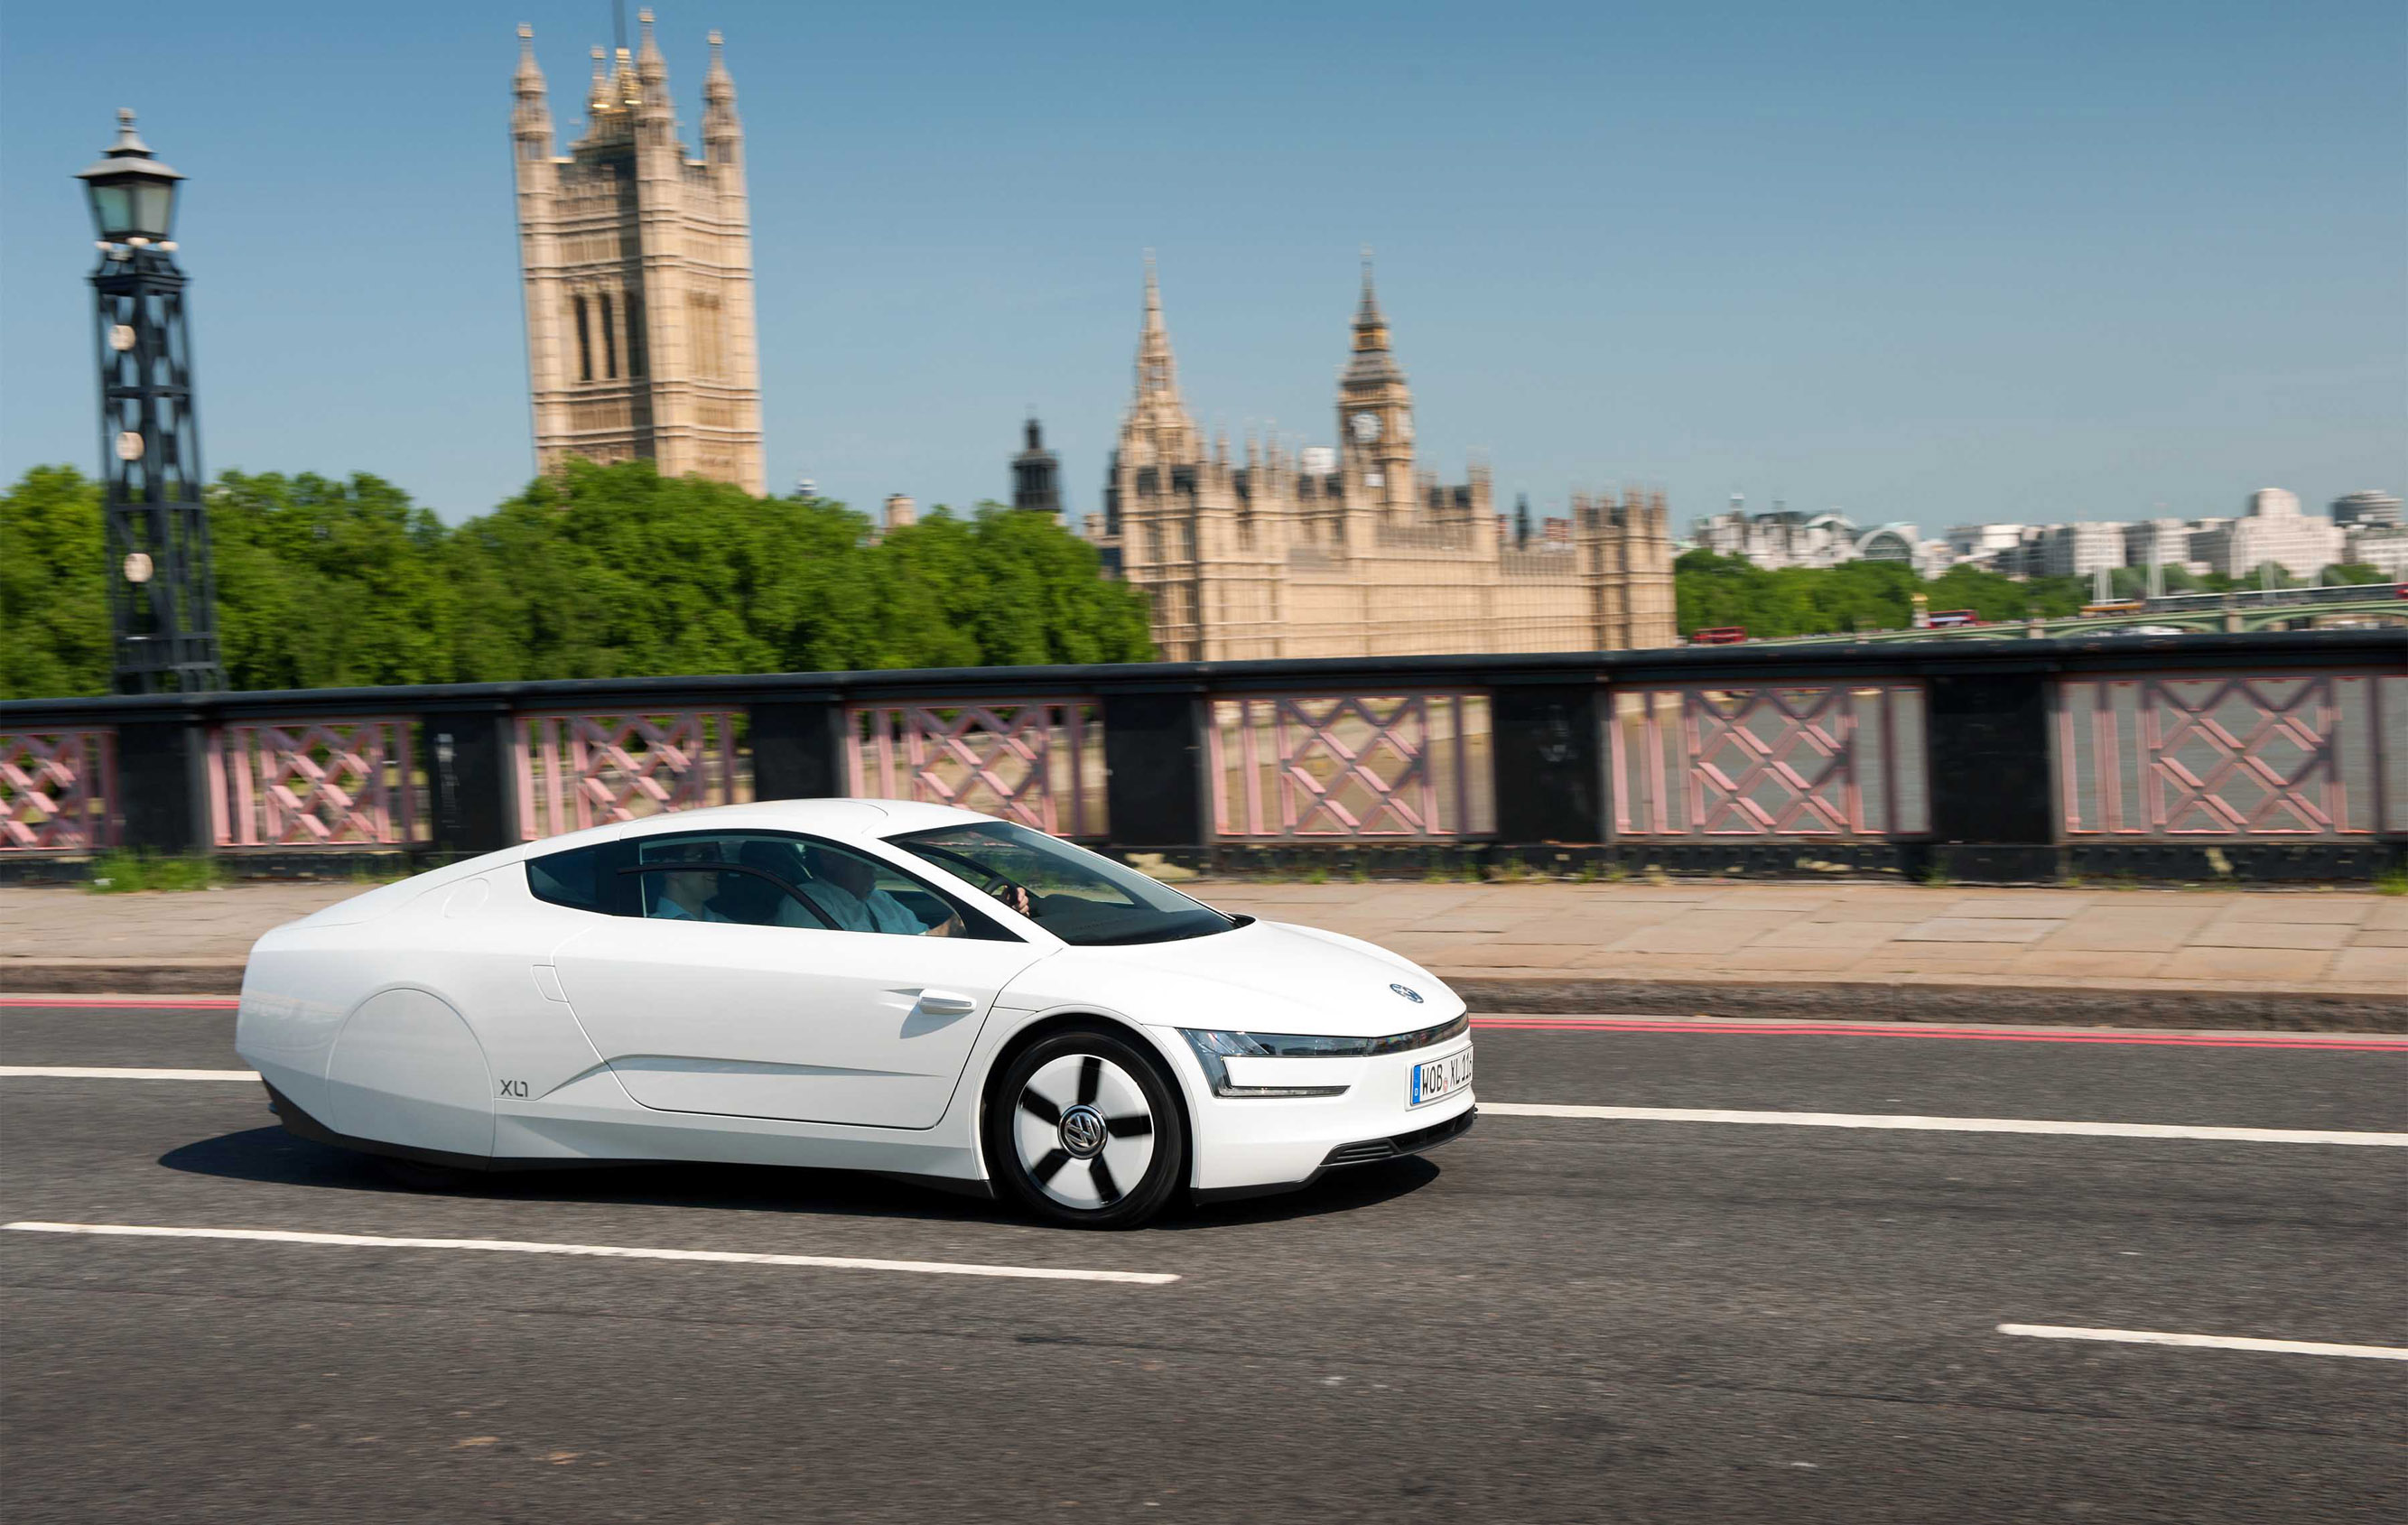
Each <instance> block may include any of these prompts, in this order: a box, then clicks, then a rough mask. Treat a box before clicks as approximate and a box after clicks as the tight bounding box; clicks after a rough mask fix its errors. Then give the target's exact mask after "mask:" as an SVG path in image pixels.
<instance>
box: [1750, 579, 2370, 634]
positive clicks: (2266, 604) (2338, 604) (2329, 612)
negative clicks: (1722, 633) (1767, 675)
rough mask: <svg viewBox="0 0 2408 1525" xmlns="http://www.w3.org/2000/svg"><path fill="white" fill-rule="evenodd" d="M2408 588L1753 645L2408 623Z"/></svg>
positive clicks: (2190, 598)
mask: <svg viewBox="0 0 2408 1525" xmlns="http://www.w3.org/2000/svg"><path fill="white" fill-rule="evenodd" d="M2403 586H2408V583H2358V584H2355V585H2351V586H2343V587H2328V588H2277V589H2275V590H2273V591H2272V592H2271V593H2266V592H2261V593H2237V592H2236V593H2185V594H2176V595H2173V596H2171V597H2163V598H2148V599H2143V601H2142V605H2141V608H2140V610H2139V611H2137V612H2129V613H2125V612H2119V613H2114V614H2077V615H2072V616H2071V617H2068V618H2065V619H2055V620H2039V619H2035V620H2000V621H1997V622H1995V623H1991V624H1985V625H1971V626H1950V627H1948V628H1944V629H1926V630H1862V631H1853V632H1843V633H1841V634H1837V635H1825V636H1769V637H1765V638H1763V639H1762V640H1757V641H1752V642H1751V644H1758V645H1768V644H1779V645H1802V644H1810V643H1820V644H1833V643H1851V642H1858V641H1895V640H2027V639H2046V638H2053V637H2081V636H2096V635H2108V634H2112V633H2114V632H2115V631H2119V630H2128V629H2132V628H2135V627H2138V626H2169V627H2171V628H2173V629H2177V630H2181V631H2184V632H2185V633H2189V632H2194V631H2202V630H2231V631H2249V630H2286V629H2305V628H2312V627H2315V623H2316V622H2324V621H2329V620H2332V619H2335V618H2337V617H2341V616H2349V617H2351V618H2352V619H2354V620H2373V621H2376V622H2379V623H2382V624H2386V625H2408V597H2403V596H2402V594H2401V591H2400V590H2401V587H2403Z"/></svg>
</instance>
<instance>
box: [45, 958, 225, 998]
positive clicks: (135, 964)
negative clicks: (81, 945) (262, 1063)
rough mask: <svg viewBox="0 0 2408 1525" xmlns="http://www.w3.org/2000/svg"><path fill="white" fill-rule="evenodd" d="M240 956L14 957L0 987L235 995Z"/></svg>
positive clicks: (67, 992) (58, 992) (51, 992)
mask: <svg viewBox="0 0 2408 1525" xmlns="http://www.w3.org/2000/svg"><path fill="white" fill-rule="evenodd" d="M243 963H244V960H242V959H240V958H193V959H181V960H176V961H169V960H165V959H147V958H10V959H7V960H5V961H0V992H9V993H13V992H16V991H38V992H40V993H41V994H43V995H46V996H237V995H240V994H241V993H242V967H243Z"/></svg>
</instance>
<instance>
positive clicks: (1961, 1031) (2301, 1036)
mask: <svg viewBox="0 0 2408 1525" xmlns="http://www.w3.org/2000/svg"><path fill="white" fill-rule="evenodd" d="M1471 1025H1472V1027H1473V1028H1475V1029H1485V1030H1488V1031H1492V1032H1498V1031H1504V1032H1653V1033H1669V1034H1674V1035H1679V1036H1688V1035H1692V1034H1707V1035H1712V1036H1716V1037H1739V1038H1941V1039H1954V1040H1956V1041H1957V1042H1960V1043H2111V1044H2120V1045H2139V1046H2143V1047H2153V1048H2275V1049H2331V1050H2336V1051H2339V1052H2343V1053H2374V1054H2408V1037H2391V1036H2386V1035H2382V1034H2376V1033H2301V1032H2219V1031H2209V1030H2201V1031H2183V1032H2138V1031H2112V1030H2101V1029H2095V1028H2079V1029H2057V1028H2014V1027H1988V1026H1978V1027H1977V1026H1971V1025H1966V1024H1942V1023H1920V1022H1842V1021H1823V1022H1816V1021H1803V1020H1797V1021H1790V1020H1783V1019H1781V1018H1778V1017H1697V1018H1691V1017H1678V1016H1542V1015H1538V1014H1518V1013H1498V1014H1496V1015H1494V1016H1475V1017H1473V1018H1472V1019H1471Z"/></svg>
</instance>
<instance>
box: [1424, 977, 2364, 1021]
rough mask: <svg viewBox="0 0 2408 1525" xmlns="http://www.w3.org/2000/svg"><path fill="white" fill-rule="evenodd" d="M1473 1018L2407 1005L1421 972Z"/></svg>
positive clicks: (2191, 993)
mask: <svg viewBox="0 0 2408 1525" xmlns="http://www.w3.org/2000/svg"><path fill="white" fill-rule="evenodd" d="M1433 972H1435V973H1438V974H1440V975H1441V977H1442V978H1444V979H1445V980H1446V983H1447V984H1448V985H1451V986H1452V987H1454V989H1455V993H1456V994H1458V995H1460V996H1462V997H1463V999H1464V1000H1465V1001H1466V1002H1468V1003H1469V1005H1470V1007H1471V1009H1472V1010H1473V1011H1474V1012H1479V1013H1488V1012H1526V1013H1531V1014H1541V1015H1548V1014H1576V1013H1590V1012H1613V1013H1616V1014H1629V1015H1634V1016H1657V1015H1661V1016H1743V1017H1791V1018H1796V1017H1810V1018H1814V1017H1819V1018H1826V1019H1828V1018H1854V1019H1862V1018H1863V1017H1864V1016H1865V1015H1866V1014H1868V1013H1871V1012H1876V1011H1877V1012H1880V1013H1881V1014H1882V1015H1883V1016H1884V1018H1885V1019H1886V1020H1889V1021H1894V1022H1980V1023H2009V1024H2013V1025H2015V1026H2019V1027H2071V1028H2214V1029H2258V1030H2263V1031H2271V1032H2386V1033H2388V1032H2408V996H2385V995H2363V994H2349V993H2336V992H2331V991H2321V990H2228V989H2212V988H2211V989H2201V988H2198V987H2189V988H2185V987H2181V986H2176V987H2173V988H2170V989H2164V990H2152V989H2140V988H2132V987H2128V986H2124V987H2117V986H2097V985H2085V986H2076V987H2064V986H2031V985H1927V984H1922V983H1919V982H1917V983H1909V982H1906V981H1899V982H1898V983H1896V984H1882V983H1872V982H1855V981H1839V980H1832V981H1819V980H1799V981H1792V982H1778V983H1747V982H1743V981H1737V980H1642V979H1613V978H1603V979H1600V978H1593V977H1590V978H1578V979H1555V978H1550V977H1548V976H1544V975H1519V976H1495V975H1476V974H1465V975H1460V976H1456V975H1449V974H1447V973H1446V972H1445V971H1442V970H1441V971H1433Z"/></svg>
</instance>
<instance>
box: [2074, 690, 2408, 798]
mask: <svg viewBox="0 0 2408 1525" xmlns="http://www.w3.org/2000/svg"><path fill="white" fill-rule="evenodd" d="M2400 686H2402V685H2401V684H2400V683H2398V681H2397V680H2393V681H2391V682H2389V683H2386V680H2385V679H2383V678H2382V677H2380V676H2378V675H2376V674H2373V673H2365V674H2352V673H2333V672H2321V673H2319V672H2292V673H2281V672H2274V673H2250V674H2243V675H2225V674H2215V675H2200V676H2197V677H2159V676H2155V675H2151V676H2146V677H2139V678H2120V679H2111V678H2094V679H2068V680H2066V681H2065V682H2064V683H2061V684H2060V685H2059V686H2058V688H2057V770H2058V784H2059V787H2060V791H2061V795H2060V798H2061V801H2062V807H2063V821H2064V827H2065V830H2066V832H2067V834H2068V835H2070V836H2075V837H2092V836H2111V837H2166V838H2195V837H2237V838H2248V837H2325V838H2330V837H2356V836H2365V835H2369V834H2371V833H2372V832H2375V831H2377V830H2380V829H2382V827H2383V823H2384V817H2385V816H2386V813H2387V814H2389V815H2390V816H2391V818H2392V819H2393V820H2394V821H2395V822H2396V821H2398V820H2399V819H2400V818H2401V815H2402V814H2403V811H2402V809H2401V802H2400V801H2396V800H2394V801H2386V798H2385V795H2386V782H2387V778H2388V775H2390V774H2392V773H2395V772H2396V771H2398V770H2399V767H2400V764H2401V758H2400V756H2399V755H2398V754H2399V753H2400V751H2401V745H2402V743H2401V736H2402V734H2403V733H2408V713H2401V712H2400V704H2401V699H2402V698H2408V695H2402V694H2399V693H2397V692H2394V693H2391V694H2388V695H2386V689H2396V688H2398V687H2400ZM2386 698H2388V701H2389V702H2388V705H2387V706H2386ZM2386 711H2388V712H2386ZM2386 805H2388V810H2387V811H2386Z"/></svg>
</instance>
